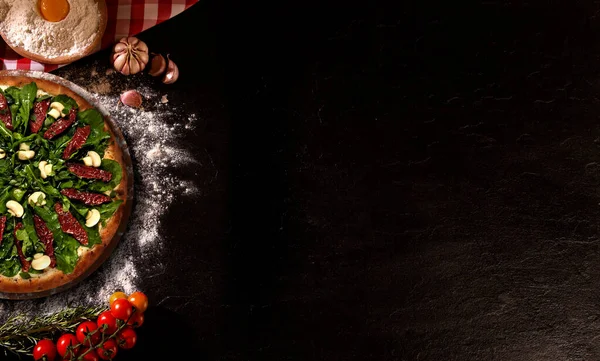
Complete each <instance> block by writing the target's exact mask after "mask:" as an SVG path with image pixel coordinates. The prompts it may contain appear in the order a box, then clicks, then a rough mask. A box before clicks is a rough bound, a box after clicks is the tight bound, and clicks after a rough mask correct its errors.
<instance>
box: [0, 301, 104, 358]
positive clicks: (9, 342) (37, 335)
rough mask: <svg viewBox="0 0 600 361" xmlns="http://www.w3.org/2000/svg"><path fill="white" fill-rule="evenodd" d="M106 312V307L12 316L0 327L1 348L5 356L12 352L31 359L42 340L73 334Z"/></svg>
mask: <svg viewBox="0 0 600 361" xmlns="http://www.w3.org/2000/svg"><path fill="white" fill-rule="evenodd" d="M105 310H106V308H105V307H99V306H93V307H72V308H66V309H64V310H62V311H59V312H57V313H54V314H51V315H46V316H37V317H27V316H25V315H22V314H16V315H12V316H10V317H9V318H8V319H7V320H6V322H5V323H4V324H3V325H1V326H0V348H2V349H4V354H5V355H6V356H8V353H9V352H11V353H13V354H15V355H17V356H19V355H29V356H31V354H32V351H33V347H34V346H35V344H36V343H37V342H38V341H39V340H40V339H42V338H50V339H53V338H55V336H57V335H58V334H60V333H64V332H74V331H75V329H76V328H77V325H79V323H81V322H82V321H85V320H90V319H94V318H96V317H98V315H99V314H100V313H101V312H103V311H105Z"/></svg>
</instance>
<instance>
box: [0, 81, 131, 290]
mask: <svg viewBox="0 0 600 361" xmlns="http://www.w3.org/2000/svg"><path fill="white" fill-rule="evenodd" d="M32 81H33V82H35V83H36V84H37V87H38V89H39V90H42V91H44V92H46V93H48V94H50V95H52V96H55V95H59V94H65V95H68V96H70V97H71V98H73V99H74V100H75V101H76V102H77V104H78V105H79V110H81V111H83V110H86V109H89V108H94V107H93V106H92V105H91V104H90V103H89V102H88V101H86V100H85V99H84V98H82V97H81V96H80V95H78V94H77V93H75V92H74V91H72V90H71V89H69V88H68V87H65V86H63V85H61V84H58V83H55V82H52V81H49V80H46V79H39V78H30V77H26V76H4V75H2V72H0V86H1V85H7V86H16V87H19V88H21V87H23V86H24V85H26V84H29V83H31V82H32ZM104 129H105V130H106V131H108V132H109V133H110V141H109V145H108V147H107V149H106V152H105V154H104V159H112V160H114V161H116V162H118V163H119V165H121V169H122V170H123V176H122V178H121V183H119V185H118V186H117V187H116V188H115V189H114V191H115V193H116V196H115V199H121V200H123V203H122V204H121V205H120V206H119V208H118V209H117V211H116V212H115V213H114V214H113V216H112V217H111V218H109V219H108V220H107V221H106V226H105V227H102V225H100V230H99V231H100V238H101V239H102V244H96V245H94V246H93V247H92V248H87V247H80V248H79V250H78V254H79V260H78V261H77V264H76V266H75V269H74V270H73V272H72V273H69V274H65V273H63V272H62V271H59V270H58V269H56V268H47V269H46V270H44V272H43V273H40V274H31V278H30V279H23V278H21V277H20V276H19V275H16V276H15V277H5V276H2V275H0V292H1V293H37V292H42V291H46V290H51V289H54V288H58V287H61V286H63V285H66V284H68V283H70V282H72V281H75V280H76V279H79V278H80V277H83V276H84V275H85V273H86V271H88V270H90V268H91V267H92V265H93V264H94V263H96V261H98V259H99V258H100V257H102V255H103V254H104V253H105V252H106V249H107V247H108V246H109V244H110V242H111V240H112V239H113V236H114V235H115V234H116V232H117V230H118V229H119V225H120V223H121V220H122V219H123V214H124V211H125V209H126V207H125V205H126V203H127V202H128V199H127V184H128V176H129V175H128V174H127V171H126V169H127V167H126V165H125V162H124V158H123V151H122V150H121V148H119V147H118V145H117V142H116V139H117V138H116V136H115V133H114V130H113V129H111V127H110V126H109V125H108V122H106V121H105V122H104Z"/></svg>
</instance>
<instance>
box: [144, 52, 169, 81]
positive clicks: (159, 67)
mask: <svg viewBox="0 0 600 361" xmlns="http://www.w3.org/2000/svg"><path fill="white" fill-rule="evenodd" d="M165 69H167V61H166V60H165V57H164V56H162V55H160V54H155V55H154V56H153V57H152V62H151V63H150V71H149V72H148V74H150V75H152V76H159V75H161V74H162V73H163V72H164V71H165Z"/></svg>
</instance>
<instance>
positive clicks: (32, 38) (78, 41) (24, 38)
mask: <svg viewBox="0 0 600 361" xmlns="http://www.w3.org/2000/svg"><path fill="white" fill-rule="evenodd" d="M69 8H70V10H69V12H68V14H67V16H66V17H65V18H64V19H63V20H61V21H58V22H51V21H47V20H46V19H44V18H43V16H42V15H41V13H40V10H39V8H38V0H0V32H2V33H3V34H4V37H5V38H6V39H7V40H8V41H9V42H10V43H11V45H12V46H18V47H21V48H23V49H24V50H26V51H29V52H31V53H34V54H37V55H39V56H42V57H45V58H56V57H60V56H70V55H76V54H79V53H81V52H83V51H84V50H85V49H86V48H87V47H89V46H90V45H91V44H92V43H93V42H94V40H96V38H97V37H98V36H99V28H100V25H101V24H100V11H99V9H98V4H97V2H96V1H94V0H71V1H69Z"/></svg>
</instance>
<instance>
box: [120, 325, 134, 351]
mask: <svg viewBox="0 0 600 361" xmlns="http://www.w3.org/2000/svg"><path fill="white" fill-rule="evenodd" d="M136 341H137V335H136V333H135V331H134V330H133V329H132V328H131V327H125V328H124V329H122V330H121V331H120V332H119V333H118V334H117V344H118V345H119V347H120V348H122V349H124V350H129V349H130V348H133V346H135V343H136Z"/></svg>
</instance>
